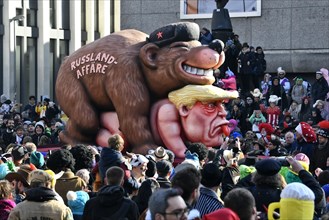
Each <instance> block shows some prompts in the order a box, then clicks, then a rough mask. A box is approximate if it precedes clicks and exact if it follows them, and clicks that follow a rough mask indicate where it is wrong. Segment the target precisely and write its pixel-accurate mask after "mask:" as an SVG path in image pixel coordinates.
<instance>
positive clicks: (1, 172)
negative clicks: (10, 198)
mask: <svg viewBox="0 0 329 220" xmlns="http://www.w3.org/2000/svg"><path fill="white" fill-rule="evenodd" d="M7 173H9V169H8V166H7V163H2V164H0V180H3V179H5V176H6V175H7Z"/></svg>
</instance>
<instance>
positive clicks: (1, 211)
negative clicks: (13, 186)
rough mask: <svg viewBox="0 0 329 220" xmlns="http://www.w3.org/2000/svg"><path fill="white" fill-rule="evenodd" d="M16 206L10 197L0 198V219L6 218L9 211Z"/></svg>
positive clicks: (4, 219) (5, 219)
mask: <svg viewBox="0 0 329 220" xmlns="http://www.w3.org/2000/svg"><path fill="white" fill-rule="evenodd" d="M15 206H16V203H15V202H14V201H13V200H11V199H1V200H0V220H7V219H8V216H9V213H10V211H11V210H12V209H13V208H14V207H15Z"/></svg>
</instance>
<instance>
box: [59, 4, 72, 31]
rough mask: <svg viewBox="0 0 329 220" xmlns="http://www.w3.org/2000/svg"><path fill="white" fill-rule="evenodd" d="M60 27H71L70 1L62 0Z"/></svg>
mask: <svg viewBox="0 0 329 220" xmlns="http://www.w3.org/2000/svg"><path fill="white" fill-rule="evenodd" d="M60 29H63V30H69V29H70V1H62V26H61V27H60Z"/></svg>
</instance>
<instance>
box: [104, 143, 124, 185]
mask: <svg viewBox="0 0 329 220" xmlns="http://www.w3.org/2000/svg"><path fill="white" fill-rule="evenodd" d="M123 162H124V159H123V156H122V154H121V152H120V151H116V150H113V149H111V148H109V147H104V148H103V149H102V151H101V156H100V161H99V172H100V175H101V178H102V179H104V177H105V173H106V170H107V169H108V168H110V167H113V166H117V167H119V166H120V165H121V164H122V163H123Z"/></svg>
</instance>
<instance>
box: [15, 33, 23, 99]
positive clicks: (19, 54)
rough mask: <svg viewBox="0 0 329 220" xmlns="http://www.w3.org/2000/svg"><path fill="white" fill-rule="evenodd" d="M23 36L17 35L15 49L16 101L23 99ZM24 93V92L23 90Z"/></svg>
mask: <svg viewBox="0 0 329 220" xmlns="http://www.w3.org/2000/svg"><path fill="white" fill-rule="evenodd" d="M23 39H24V38H23V37H18V36H16V50H15V76H14V78H15V79H14V100H13V101H14V102H16V100H21V99H20V98H21V91H24V90H22V89H23V88H22V87H23V86H22V84H23V83H21V82H22V81H21V76H22V75H23V71H22V70H23V68H22V64H23V62H22V60H23V54H24V49H23ZM22 93H23V92H22Z"/></svg>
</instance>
